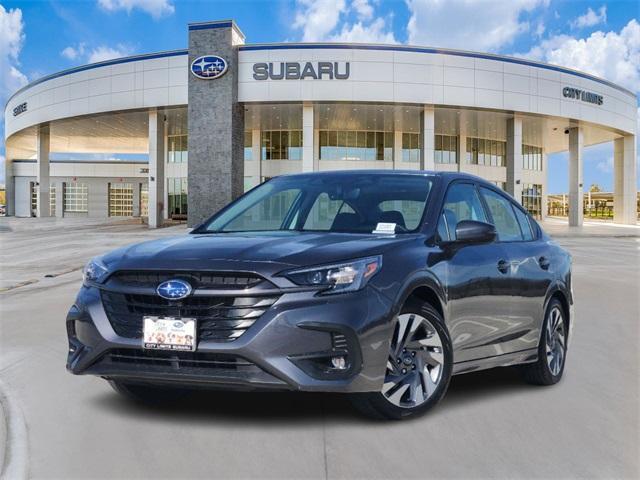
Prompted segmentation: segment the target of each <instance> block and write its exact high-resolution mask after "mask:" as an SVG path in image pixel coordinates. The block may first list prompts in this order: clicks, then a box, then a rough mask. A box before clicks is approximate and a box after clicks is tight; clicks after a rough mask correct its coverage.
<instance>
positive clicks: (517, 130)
mask: <svg viewBox="0 0 640 480" xmlns="http://www.w3.org/2000/svg"><path fill="white" fill-rule="evenodd" d="M507 192H508V193H509V194H511V196H512V197H513V198H515V199H516V200H517V201H518V202H520V203H521V202H522V118H521V117H519V116H517V115H514V117H513V118H510V119H508V120H507Z"/></svg>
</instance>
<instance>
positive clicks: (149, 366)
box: [66, 171, 574, 419]
mask: <svg viewBox="0 0 640 480" xmlns="http://www.w3.org/2000/svg"><path fill="white" fill-rule="evenodd" d="M573 322H574V317H573V296H572V289H571V257H570V255H569V254H568V253H567V252H565V251H564V250H563V249H562V248H560V247H559V246H558V245H557V244H556V243H555V242H554V241H553V240H551V239H550V238H549V237H548V236H547V235H546V234H545V233H544V232H543V231H542V229H541V228H540V226H539V225H538V223H537V222H536V221H535V220H534V219H533V218H532V217H531V216H529V214H528V213H527V212H526V211H525V210H524V209H523V208H522V207H521V206H520V205H519V204H518V203H517V202H516V201H514V200H513V199H512V198H511V197H510V196H508V195H507V194H505V193H504V192H503V191H502V190H500V189H499V188H497V187H496V186H494V185H492V184H490V183H488V182H486V181H484V180H482V179H480V178H477V177H473V176H469V175H464V174H458V173H429V172H419V171H405V172H403V171H342V172H326V173H310V174H300V175H289V176H282V177H277V178H274V179H271V180H269V181H267V182H265V183H263V184H262V185H260V186H258V187H256V188H254V189H253V190H251V191H249V192H247V193H246V194H245V195H243V196H241V197H240V198H238V199H237V200H236V201H234V202H232V203H231V204H229V205H228V206H227V207H225V208H223V209H222V210H220V211H219V212H218V213H216V214H215V215H214V216H212V217H211V218H210V219H209V220H207V221H205V222H204V223H203V224H201V225H200V226H198V227H196V228H195V229H194V230H193V231H191V233H190V234H187V235H182V236H178V237H173V238H163V239H159V240H153V241H149V242H143V243H139V244H136V245H132V246H128V247H125V248H120V249H118V250H114V251H112V252H110V253H107V254H106V255H103V256H100V257H97V258H94V259H93V260H91V261H90V262H89V263H88V264H87V266H86V267H85V269H84V281H83V285H82V288H81V289H80V293H79V294H78V296H77V298H76V301H75V303H74V305H73V306H72V307H71V309H70V311H69V314H68V316H67V320H66V325H67V334H68V338H69V353H68V360H67V368H68V370H69V371H70V372H72V373H74V374H90V375H97V376H100V377H102V378H104V379H105V380H107V381H108V382H109V383H110V384H111V385H112V386H113V388H114V389H115V390H116V391H118V392H120V393H122V394H124V395H126V396H128V397H130V398H133V399H136V400H139V401H146V402H159V401H167V400H171V399H175V398H176V397H178V396H181V395H185V394H186V393H188V392H189V391H190V390H192V389H193V388H222V389H248V390H255V389H272V390H299V391H313V392H342V393H347V394H349V395H350V398H351V399H352V400H353V403H354V405H356V407H357V408H359V409H360V410H361V411H362V412H364V413H365V414H368V415H370V416H373V417H378V418H389V419H400V418H405V417H410V416H415V415H418V414H421V413H424V412H426V411H427V410H429V409H430V408H431V407H433V406H434V405H436V404H437V403H438V401H439V400H441V399H442V397H443V396H444V394H445V392H446V390H447V387H448V385H449V380H450V379H451V376H452V375H456V374H461V373H467V372H475V371H478V370H483V369H488V368H494V367H505V366H517V367H515V368H518V369H519V370H520V371H521V372H522V375H523V378H524V380H525V381H527V382H530V383H533V384H537V385H552V384H555V383H556V382H558V381H559V380H560V379H561V377H562V374H563V371H564V366H565V361H566V356H567V347H568V344H569V338H570V336H571V334H570V332H571V327H572V324H573Z"/></svg>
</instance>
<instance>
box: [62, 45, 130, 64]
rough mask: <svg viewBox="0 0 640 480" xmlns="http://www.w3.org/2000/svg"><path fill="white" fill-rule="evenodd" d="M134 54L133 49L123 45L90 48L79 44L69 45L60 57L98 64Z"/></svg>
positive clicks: (76, 61)
mask: <svg viewBox="0 0 640 480" xmlns="http://www.w3.org/2000/svg"><path fill="white" fill-rule="evenodd" d="M132 53H133V48H131V47H130V46H128V45H123V44H118V45H116V46H115V47H109V46H107V45H99V46H97V47H94V48H88V47H87V45H86V44H85V43H79V44H77V45H69V46H68V47H66V48H65V49H64V50H62V51H61V52H60V55H62V56H63V57H64V58H66V59H68V60H71V61H74V62H75V63H96V62H104V61H105V60H111V59H113V58H120V57H126V56H128V55H131V54H132Z"/></svg>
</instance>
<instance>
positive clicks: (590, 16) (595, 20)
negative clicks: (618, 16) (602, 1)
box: [570, 5, 607, 28]
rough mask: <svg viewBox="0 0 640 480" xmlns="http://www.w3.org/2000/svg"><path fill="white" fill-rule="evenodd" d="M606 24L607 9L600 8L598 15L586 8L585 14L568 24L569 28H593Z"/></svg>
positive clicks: (604, 7)
mask: <svg viewBox="0 0 640 480" xmlns="http://www.w3.org/2000/svg"><path fill="white" fill-rule="evenodd" d="M606 22H607V7H606V5H603V6H601V7H600V8H599V9H598V13H596V12H594V11H593V10H592V9H591V7H589V8H587V13H585V14H584V15H580V16H579V17H578V18H576V19H575V20H573V21H572V22H570V25H571V28H585V27H593V26H594V25H598V24H600V23H606Z"/></svg>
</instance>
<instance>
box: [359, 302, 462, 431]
mask: <svg viewBox="0 0 640 480" xmlns="http://www.w3.org/2000/svg"><path fill="white" fill-rule="evenodd" d="M403 314H416V315H420V316H422V317H423V318H425V319H426V320H428V321H429V323H430V324H431V325H432V326H433V327H434V329H435V330H436V331H437V333H438V335H439V337H440V340H441V343H442V352H441V353H442V357H443V358H444V361H443V363H442V373H441V376H440V379H439V381H438V383H437V386H436V387H435V390H434V391H433V392H432V393H431V394H430V395H429V396H428V398H427V399H426V401H424V403H421V404H419V405H418V406H415V407H411V406H397V405H394V404H393V403H391V402H390V400H389V399H387V397H385V395H383V393H382V392H366V393H357V394H352V395H350V400H351V402H352V404H353V405H354V406H355V407H356V409H358V410H359V411H360V412H361V413H363V414H364V415H366V416H368V417H370V418H375V419H381V420H401V419H404V418H409V417H417V416H420V415H423V414H425V413H426V412H427V411H429V410H430V409H432V408H433V407H434V406H436V405H437V404H438V402H439V401H440V400H441V399H442V398H443V397H444V395H445V393H446V391H447V388H448V387H449V381H450V380H451V373H452V370H453V348H452V345H451V339H450V338H449V332H448V331H447V328H446V327H445V324H444V319H443V318H442V316H441V315H440V314H439V313H438V311H437V310H436V309H435V308H433V307H432V306H431V305H429V304H427V303H421V302H415V301H410V302H408V303H407V304H406V305H405V306H404V307H403V308H402V310H401V311H400V315H403ZM396 323H397V322H396ZM395 328H397V327H394V329H395ZM395 333H396V331H395V330H394V335H395ZM392 349H393V339H392V342H391V346H390V350H392ZM390 355H391V352H390ZM398 362H399V360H398ZM387 372H388V370H387ZM387 372H385V375H386V374H387Z"/></svg>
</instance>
